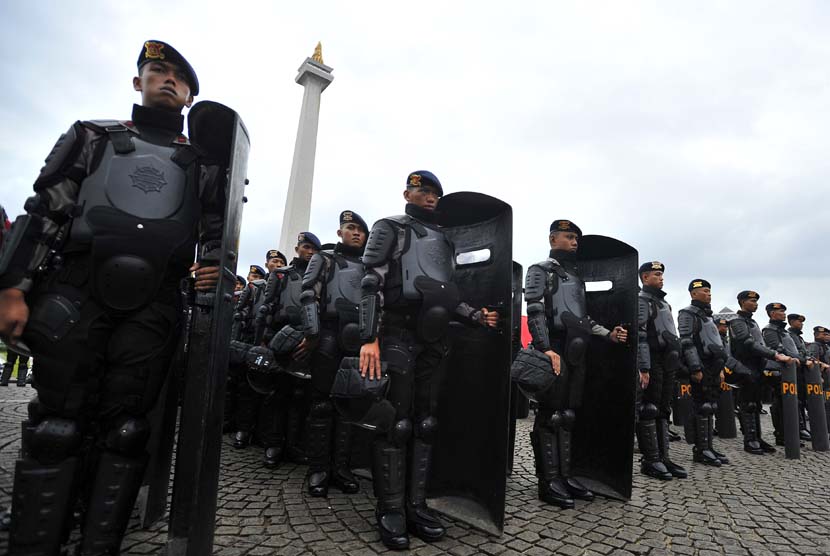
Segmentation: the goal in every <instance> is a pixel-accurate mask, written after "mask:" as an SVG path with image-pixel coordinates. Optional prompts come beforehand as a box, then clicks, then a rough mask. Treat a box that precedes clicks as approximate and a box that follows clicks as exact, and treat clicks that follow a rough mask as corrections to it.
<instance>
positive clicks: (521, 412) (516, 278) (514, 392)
mask: <svg viewBox="0 0 830 556" xmlns="http://www.w3.org/2000/svg"><path fill="white" fill-rule="evenodd" d="M523 278H524V273H523V272H522V265H520V264H519V263H517V262H515V261H513V282H512V283H513V319H512V321H511V334H512V336H511V338H510V356H511V357H512V358H513V359H515V358H516V355H517V354H518V353H519V350H520V349H522V347H524V346H522V299H523V297H524V295H523V293H524V288H523V286H524V280H523ZM528 404H529V400H528V399H527V397H525V395H524V394H523V393H522V391H521V390H519V387H518V386H517V385H516V384H515V383H514V382H512V381H511V383H510V440H509V442H508V445H507V474H508V475H510V474H511V473H513V455H514V452H515V451H516V420H517V419H524V418H525V417H527V415H528V411H529V409H528Z"/></svg>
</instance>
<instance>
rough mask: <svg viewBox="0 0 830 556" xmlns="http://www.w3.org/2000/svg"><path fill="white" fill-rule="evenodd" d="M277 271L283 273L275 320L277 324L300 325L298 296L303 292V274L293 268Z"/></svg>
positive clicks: (300, 306) (300, 303) (300, 304)
mask: <svg viewBox="0 0 830 556" xmlns="http://www.w3.org/2000/svg"><path fill="white" fill-rule="evenodd" d="M279 270H281V271H284V276H283V280H282V287H281V288H280V297H279V310H278V312H277V315H276V319H275V320H276V322H277V323H278V324H292V325H294V324H300V321H301V308H302V302H301V301H300V294H302V292H303V274H302V272H300V271H299V270H298V269H297V268H295V267H293V266H288V267H285V268H281V269H279Z"/></svg>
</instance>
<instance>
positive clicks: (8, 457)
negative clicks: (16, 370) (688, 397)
mask: <svg viewBox="0 0 830 556" xmlns="http://www.w3.org/2000/svg"><path fill="white" fill-rule="evenodd" d="M32 394H33V391H32V389H31V388H29V387H27V388H16V387H9V388H8V389H6V388H0V504H2V505H7V504H8V503H9V500H10V494H11V482H12V469H13V467H14V465H13V464H14V458H15V457H16V452H17V449H18V446H19V438H18V436H19V422H20V421H21V420H22V419H23V417H24V415H25V410H26V401H28V399H29V397H31V396H32ZM764 419H765V427H766V428H765V430H766V431H768V432H767V434H766V436H767V437H769V436H771V434H769V431H770V430H771V428H770V427H771V424H770V422H769V419H768V417H766V416H764ZM529 428H530V421H521V422H520V423H519V441H518V443H517V448H516V450H517V455H516V467H515V470H514V473H513V475H512V477H510V478H509V480H508V493H507V517H506V526H505V531H504V535H503V536H502V537H501V538H496V537H488V536H486V535H483V534H481V533H478V532H476V531H475V530H471V529H470V528H469V527H467V526H465V525H462V524H459V523H452V522H449V523H448V524H449V527H448V531H447V537H446V538H445V539H444V540H442V541H441V542H438V543H435V544H432V545H427V544H424V543H423V542H421V541H420V540H418V539H414V538H413V542H412V548H411V553H413V554H418V555H434V554H452V555H455V556H467V555H470V554H490V555H504V556H507V555H511V554H529V555H534V556H535V555H543V554H565V555H596V554H602V555H605V554H613V555H628V554H649V555H655V556H656V555H660V554H683V555H687V554H688V555H699V556H708V555H713V554H729V555H740V554H752V555H767V554H781V555H784V554H830V537H829V536H828V535H830V479H828V471H829V470H830V466H828V463H830V454H818V453H814V452H812V450H810V449H809V447H808V448H805V449H803V450H802V457H801V460H797V461H791V460H785V459H784V456H783V454H782V453H781V451H779V452H778V453H777V454H774V455H772V456H763V457H759V456H750V455H749V454H746V453H745V452H743V450H742V446H741V444H740V440H738V439H735V440H725V441H718V442H717V444H718V445H720V446H721V447H722V448H723V449H724V450H723V451H725V452H727V453H728V455H729V457H730V458H731V460H732V463H731V465H728V466H726V467H724V468H721V469H713V468H710V467H703V466H701V465H697V464H692V462H691V447H690V446H688V445H687V444H686V443H685V442H674V443H672V449H673V454H674V457H673V459H674V460H675V461H676V462H678V463H681V464H682V465H686V466H687V468H688V469H689V470H690V477H689V479H687V480H683V481H678V480H674V481H671V482H668V483H661V482H658V481H655V480H651V479H646V478H645V477H643V476H642V475H639V474H636V475H635V477H634V494H633V497H632V499H631V501H630V502H628V503H622V502H618V501H612V500H602V499H598V500H596V501H594V502H591V503H586V502H580V501H577V507H576V509H575V510H568V511H562V510H558V509H553V508H550V507H548V506H545V505H544V504H542V503H541V502H539V501H538V500H537V498H536V492H535V491H536V479H535V477H534V474H533V458H532V455H531V451H530V445H529V441H528V439H527V432H528V430H529ZM635 457H636V456H635ZM259 459H260V451H259V450H258V449H256V448H249V449H247V450H242V451H238V450H234V449H233V448H231V446H230V443H229V442H227V441H226V444H225V451H224V454H223V462H224V466H225V467H224V469H223V475H222V480H221V491H220V499H219V510H218V516H217V530H216V551H215V554H221V555H228V556H230V555H268V554H279V555H286V556H293V555H299V554H313V555H316V556H327V555H335V554H351V555H364V554H366V555H368V554H376V553H380V552H384V549H383V547H382V545H381V544H380V543H379V542H378V536H377V533H376V532H375V530H374V523H373V522H374V501H373V498H372V496H371V485H370V483H369V482H368V481H365V480H361V492H360V493H359V494H356V495H351V496H347V495H343V494H341V493H339V492H337V491H335V490H332V493H331V496H330V498H329V499H327V500H326V499H322V500H321V499H318V498H310V497H308V496H306V495H305V494H304V492H303V477H304V473H305V468H303V467H301V466H297V465H293V464H285V465H283V466H282V467H281V468H280V469H278V470H276V471H269V470H266V469H264V468H263V467H262V466H261V465H260V463H259ZM165 539H166V529H165V527H164V526H163V525H156V526H155V527H153V528H152V529H151V530H148V531H143V530H140V529H138V527H137V526H136V525H134V526H132V527H131V529H130V532H129V534H128V536H127V539H126V540H125V542H124V553H125V554H157V553H159V551H160V549H161V546H162V545H163V543H164V541H165ZM6 542H7V541H6V537H5V534H4V535H3V536H0V554H4V553H5V552H6Z"/></svg>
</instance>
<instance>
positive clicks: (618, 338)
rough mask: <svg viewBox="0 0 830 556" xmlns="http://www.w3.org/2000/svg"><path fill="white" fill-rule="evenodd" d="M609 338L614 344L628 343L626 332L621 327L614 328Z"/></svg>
mask: <svg viewBox="0 0 830 556" xmlns="http://www.w3.org/2000/svg"><path fill="white" fill-rule="evenodd" d="M609 336H610V337H611V341H612V342H614V343H615V344H624V343H626V342H627V341H628V330H626V329H625V328H623V327H622V326H615V327H614V330H612V331H611V334H609Z"/></svg>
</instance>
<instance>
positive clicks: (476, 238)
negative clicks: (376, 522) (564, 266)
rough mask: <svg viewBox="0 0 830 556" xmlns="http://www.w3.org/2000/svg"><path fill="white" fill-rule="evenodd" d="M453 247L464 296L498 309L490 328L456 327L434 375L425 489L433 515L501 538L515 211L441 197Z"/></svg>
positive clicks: (478, 200) (484, 201)
mask: <svg viewBox="0 0 830 556" xmlns="http://www.w3.org/2000/svg"><path fill="white" fill-rule="evenodd" d="M439 209H440V210H441V211H442V213H443V218H444V220H443V225H444V226H445V232H446V233H447V236H448V237H449V238H450V240H451V241H452V242H453V244H454V245H455V265H456V271H455V276H454V278H453V281H454V282H455V283H456V284H457V285H458V289H459V292H460V294H461V299H462V300H463V301H466V302H467V303H469V304H470V305H472V306H473V307H475V308H482V307H486V308H488V309H490V310H496V311H498V312H499V317H500V318H499V325H498V327H497V328H495V329H487V328H484V327H478V326H463V325H453V326H452V327H451V331H450V335H449V336H450V343H451V348H450V354H449V357H448V360H447V361H446V364H445V365H444V366H443V371H442V372H439V373H436V376H435V381H436V383H435V385H434V389H433V391H434V392H436V399H435V403H436V405H437V406H436V412H435V414H436V416H437V419H438V433H437V438H436V440H435V443H434V450H433V454H434V455H433V469H432V475H431V477H430V482H429V485H428V488H427V495H428V501H429V505H430V506H431V507H432V508H434V509H435V510H437V511H439V512H441V513H443V514H445V515H447V516H449V517H451V518H454V519H457V520H459V521H463V522H465V523H468V524H469V525H471V526H473V527H475V528H477V529H480V530H482V531H485V532H487V533H490V534H495V535H500V534H501V532H502V529H503V527H504V496H505V486H506V482H507V474H506V469H507V448H508V442H509V424H508V420H509V411H510V407H509V405H510V362H511V355H510V348H511V323H512V322H513V320H512V319H513V315H512V313H513V302H512V276H513V260H512V229H513V214H512V209H511V208H510V206H509V205H507V204H506V203H504V202H502V201H500V200H498V199H495V198H493V197H489V196H487V195H483V194H480V193H468V192H462V193H453V194H450V195H447V196H446V197H444V198H442V199H441V202H440V204H439Z"/></svg>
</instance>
